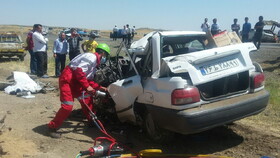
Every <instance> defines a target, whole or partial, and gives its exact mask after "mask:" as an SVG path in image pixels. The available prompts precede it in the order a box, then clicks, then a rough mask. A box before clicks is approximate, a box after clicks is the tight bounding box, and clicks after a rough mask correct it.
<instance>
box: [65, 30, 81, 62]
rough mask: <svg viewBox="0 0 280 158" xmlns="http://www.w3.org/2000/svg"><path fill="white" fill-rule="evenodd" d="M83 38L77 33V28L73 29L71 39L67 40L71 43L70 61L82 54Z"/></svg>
mask: <svg viewBox="0 0 280 158" xmlns="http://www.w3.org/2000/svg"><path fill="white" fill-rule="evenodd" d="M82 40H83V38H82V37H81V36H80V35H79V34H78V33H77V30H76V29H75V28H72V29H71V37H70V38H69V39H68V40H67V41H68V43H69V59H70V60H72V59H73V58H75V57H76V56H77V55H79V54H81V52H80V41H82Z"/></svg>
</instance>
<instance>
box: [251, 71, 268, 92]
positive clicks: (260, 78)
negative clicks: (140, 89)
mask: <svg viewBox="0 0 280 158" xmlns="http://www.w3.org/2000/svg"><path fill="white" fill-rule="evenodd" d="M264 79H265V78H264V74H263V73H258V74H256V75H253V83H252V84H253V85H252V88H253V89H256V88H259V87H261V86H263V85H264Z"/></svg>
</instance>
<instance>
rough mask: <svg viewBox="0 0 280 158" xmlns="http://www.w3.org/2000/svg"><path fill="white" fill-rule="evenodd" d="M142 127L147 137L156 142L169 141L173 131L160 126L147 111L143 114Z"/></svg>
mask: <svg viewBox="0 0 280 158" xmlns="http://www.w3.org/2000/svg"><path fill="white" fill-rule="evenodd" d="M144 129H145V131H146V134H147V135H148V137H149V138H150V139H151V140H152V141H154V142H157V143H163V142H169V141H171V140H172V138H173V136H174V133H173V132H170V131H167V130H165V129H162V128H160V127H159V126H158V125H157V124H156V122H154V120H153V117H152V115H151V113H149V112H145V114H144Z"/></svg>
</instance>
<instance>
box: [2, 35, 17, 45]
mask: <svg viewBox="0 0 280 158" xmlns="http://www.w3.org/2000/svg"><path fill="white" fill-rule="evenodd" d="M0 42H1V43H4V42H16V43H19V42H21V41H20V39H19V37H18V36H17V35H9V34H5V35H0Z"/></svg>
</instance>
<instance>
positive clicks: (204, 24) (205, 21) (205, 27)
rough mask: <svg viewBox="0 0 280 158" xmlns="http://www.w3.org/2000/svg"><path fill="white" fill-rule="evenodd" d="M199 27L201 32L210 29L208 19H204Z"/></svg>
mask: <svg viewBox="0 0 280 158" xmlns="http://www.w3.org/2000/svg"><path fill="white" fill-rule="evenodd" d="M200 28H201V29H202V31H203V32H208V31H209V29H210V25H209V23H208V19H207V18H205V19H204V23H202V24H201V26H200Z"/></svg>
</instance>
